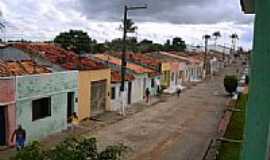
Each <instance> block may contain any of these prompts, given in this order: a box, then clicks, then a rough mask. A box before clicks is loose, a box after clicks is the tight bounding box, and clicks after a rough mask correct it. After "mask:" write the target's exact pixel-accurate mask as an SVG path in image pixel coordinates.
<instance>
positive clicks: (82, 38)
mask: <svg viewBox="0 0 270 160" xmlns="http://www.w3.org/2000/svg"><path fill="white" fill-rule="evenodd" d="M137 29H138V27H137V26H135V23H134V22H133V21H132V20H131V19H128V20H127V33H135V32H136V30H137ZM120 30H123V26H120ZM54 42H55V43H57V44H59V45H61V47H63V48H65V49H67V50H72V51H74V52H75V53H77V54H83V53H94V54H95V53H103V52H106V51H118V52H119V51H122V48H123V40H122V39H121V38H117V39H113V40H112V41H111V42H109V41H106V42H105V43H97V41H96V40H95V39H91V38H90V37H89V35H88V34H87V33H86V32H84V31H82V30H70V31H68V32H62V33H60V34H59V35H57V36H56V37H55V39H54ZM126 49H127V51H133V52H143V53H144V52H155V51H179V52H180V51H184V50H185V49H186V43H185V41H184V40H183V39H182V38H180V37H175V38H173V39H172V43H171V40H167V42H166V43H165V44H159V43H153V41H151V40H148V39H144V40H142V41H141V42H138V40H137V38H136V37H132V36H131V37H127V40H126Z"/></svg>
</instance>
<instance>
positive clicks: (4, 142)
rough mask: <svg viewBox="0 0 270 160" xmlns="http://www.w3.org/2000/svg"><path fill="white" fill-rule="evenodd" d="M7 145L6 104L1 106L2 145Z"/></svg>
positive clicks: (0, 133)
mask: <svg viewBox="0 0 270 160" xmlns="http://www.w3.org/2000/svg"><path fill="white" fill-rule="evenodd" d="M4 145H6V117H5V106H0V146H4Z"/></svg>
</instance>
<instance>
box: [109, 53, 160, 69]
mask: <svg viewBox="0 0 270 160" xmlns="http://www.w3.org/2000/svg"><path fill="white" fill-rule="evenodd" d="M110 55H113V56H116V57H121V56H122V54H121V53H117V52H114V53H110ZM126 58H127V60H128V61H130V62H133V63H135V64H138V65H143V66H147V67H148V68H151V69H154V70H159V68H160V65H161V63H162V62H161V61H160V60H159V59H156V58H153V57H150V56H147V55H145V54H142V53H131V52H128V53H126Z"/></svg>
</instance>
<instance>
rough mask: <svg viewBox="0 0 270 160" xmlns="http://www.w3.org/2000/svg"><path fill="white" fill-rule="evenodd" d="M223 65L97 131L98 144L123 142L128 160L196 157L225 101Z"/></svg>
mask: <svg viewBox="0 0 270 160" xmlns="http://www.w3.org/2000/svg"><path fill="white" fill-rule="evenodd" d="M235 70H236V69H233V67H231V68H226V69H225V70H224V71H223V72H222V73H220V75H219V76H216V77H213V78H211V79H210V80H207V81H205V82H203V83H200V84H198V85H197V86H194V87H192V88H191V89H189V90H187V91H186V92H184V93H183V94H182V95H181V96H180V98H178V97H176V96H175V97H169V98H168V99H167V101H166V102H164V103H159V104H157V105H156V106H154V107H151V108H149V109H147V110H145V111H143V112H140V113H137V114H135V115H133V116H131V117H129V118H127V119H125V120H122V121H120V122H118V123H116V124H113V125H111V126H108V127H105V128H104V129H102V130H99V131H97V132H96V133H95V134H94V135H93V134H91V136H96V137H97V138H98V139H99V141H100V142H101V146H105V145H108V144H113V143H119V142H120V143H123V144H125V145H128V146H130V147H131V148H132V152H131V153H130V155H129V158H128V159H132V160H133V159H134V160H200V159H201V157H202V156H203V154H204V152H205V150H206V148H207V146H208V144H209V141H210V139H211V138H213V137H215V136H216V134H217V125H218V122H219V120H220V118H221V115H222V112H223V110H224V108H225V104H226V103H227V101H228V97H227V96H226V94H225V92H224V88H223V78H224V74H226V73H232V72H233V71H235Z"/></svg>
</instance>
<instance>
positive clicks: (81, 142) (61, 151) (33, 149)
mask: <svg viewBox="0 0 270 160" xmlns="http://www.w3.org/2000/svg"><path fill="white" fill-rule="evenodd" d="M128 149H129V148H128V147H126V146H124V145H121V144H120V145H113V146H108V147H106V148H105V149H104V150H102V151H98V149H97V141H96V139H95V138H83V139H75V138H70V139H66V140H65V141H64V142H62V143H60V144H58V145H57V146H56V147H54V148H52V149H49V150H43V148H42V147H41V146H40V144H39V143H38V142H34V143H33V144H30V145H29V146H27V147H25V149H23V150H22V151H19V152H18V153H17V154H16V156H15V157H12V158H11V160H30V159H31V160H121V159H123V156H124V153H125V152H126V151H128Z"/></svg>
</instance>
